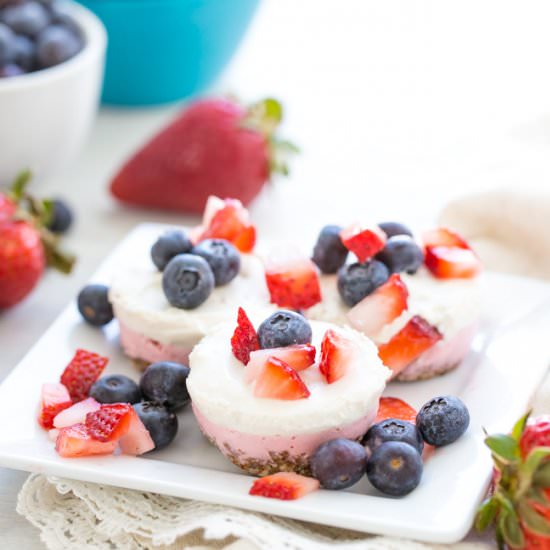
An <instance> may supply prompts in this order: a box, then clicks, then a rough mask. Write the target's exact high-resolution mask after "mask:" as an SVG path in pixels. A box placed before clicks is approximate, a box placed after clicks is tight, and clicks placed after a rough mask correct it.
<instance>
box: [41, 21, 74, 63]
mask: <svg viewBox="0 0 550 550" xmlns="http://www.w3.org/2000/svg"><path fill="white" fill-rule="evenodd" d="M81 49H82V43H81V41H80V40H79V38H78V37H77V36H76V35H75V34H74V33H73V32H71V31H70V30H69V29H67V28H66V27H64V26H63V25H52V26H50V27H47V28H45V29H44V30H43V31H42V32H41V33H40V34H39V35H38V38H37V40H36V58H37V60H38V64H39V66H40V67H41V68H43V69H44V68H47V67H53V66H54V65H59V64H60V63H63V62H65V61H67V60H69V59H71V57H74V56H75V55H76V54H77V53H78V52H79V51H80V50H81Z"/></svg>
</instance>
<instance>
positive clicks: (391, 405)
mask: <svg viewBox="0 0 550 550" xmlns="http://www.w3.org/2000/svg"><path fill="white" fill-rule="evenodd" d="M416 414H417V413H416V410H415V409H414V408H413V407H411V406H410V405H409V404H408V403H406V402H405V401H403V400H402V399H399V398H397V397H381V398H380V402H379V403H378V413H377V415H376V419H375V420H374V423H375V424H376V423H378V422H382V420H387V419H388V418H398V419H399V420H406V421H407V422H412V423H413V424H415V423H416Z"/></svg>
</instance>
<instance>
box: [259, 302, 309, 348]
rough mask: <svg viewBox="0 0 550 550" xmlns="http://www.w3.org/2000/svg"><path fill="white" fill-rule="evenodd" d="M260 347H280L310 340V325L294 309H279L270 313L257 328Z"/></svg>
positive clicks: (305, 342)
mask: <svg viewBox="0 0 550 550" xmlns="http://www.w3.org/2000/svg"><path fill="white" fill-rule="evenodd" d="M258 338H259V340H260V347H261V348H263V349H268V348H281V347H285V346H292V345H294V344H309V343H310V342H311V326H310V325H309V323H308V321H307V319H306V318H305V317H304V316H303V315H300V314H299V313H296V312H294V311H289V310H287V309H281V310H279V311H276V312H275V313H273V314H272V315H270V316H269V317H268V318H267V319H266V320H265V321H264V322H263V323H262V324H261V325H260V326H259V328H258Z"/></svg>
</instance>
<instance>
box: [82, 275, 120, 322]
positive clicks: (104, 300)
mask: <svg viewBox="0 0 550 550" xmlns="http://www.w3.org/2000/svg"><path fill="white" fill-rule="evenodd" d="M77 305H78V311H80V314H81V315H82V317H83V318H84V320H85V321H86V322H88V323H89V324H90V325H94V326H96V327H100V326H102V325H106V324H107V323H109V322H110V321H112V320H113V317H114V315H113V306H111V303H110V302H109V287H107V286H105V285H87V286H85V287H84V288H83V289H82V290H81V291H80V292H79V294H78V297H77Z"/></svg>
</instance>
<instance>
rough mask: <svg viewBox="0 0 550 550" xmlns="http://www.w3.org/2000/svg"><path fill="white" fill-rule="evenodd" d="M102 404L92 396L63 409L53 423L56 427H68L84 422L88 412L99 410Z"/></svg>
mask: <svg viewBox="0 0 550 550" xmlns="http://www.w3.org/2000/svg"><path fill="white" fill-rule="evenodd" d="M100 407H101V405H100V404H99V403H98V402H97V401H96V400H95V399H93V398H92V397H88V398H87V399H84V401H79V402H78V403H75V404H74V405H72V406H71V407H69V408H68V409H65V410H63V411H61V412H60V413H59V414H58V415H57V416H56V417H55V418H54V419H53V425H54V427H55V428H66V427H67V426H74V425H75V424H84V422H86V415H87V414H88V413H91V412H94V411H97V410H98V409H99V408H100Z"/></svg>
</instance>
